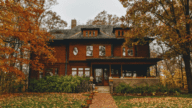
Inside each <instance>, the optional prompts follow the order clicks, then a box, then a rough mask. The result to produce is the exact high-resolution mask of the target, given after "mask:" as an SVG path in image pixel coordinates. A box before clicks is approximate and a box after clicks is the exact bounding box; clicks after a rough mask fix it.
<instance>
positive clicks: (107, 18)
mask: <svg viewBox="0 0 192 108" xmlns="http://www.w3.org/2000/svg"><path fill="white" fill-rule="evenodd" d="M119 23H120V18H119V17H117V16H116V15H111V14H107V11H105V10H104V11H102V12H100V13H99V14H98V15H97V16H96V17H95V18H94V20H88V22H87V25H117V24H119Z"/></svg>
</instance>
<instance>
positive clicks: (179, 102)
mask: <svg viewBox="0 0 192 108" xmlns="http://www.w3.org/2000/svg"><path fill="white" fill-rule="evenodd" d="M113 98H114V100H115V101H116V104H117V106H118V107H119V108H192V94H188V95H187V94H183V95H179V96H113Z"/></svg>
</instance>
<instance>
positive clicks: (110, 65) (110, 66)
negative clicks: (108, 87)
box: [109, 64, 111, 77]
mask: <svg viewBox="0 0 192 108" xmlns="http://www.w3.org/2000/svg"><path fill="white" fill-rule="evenodd" d="M109 77H111V64H110V65H109Z"/></svg>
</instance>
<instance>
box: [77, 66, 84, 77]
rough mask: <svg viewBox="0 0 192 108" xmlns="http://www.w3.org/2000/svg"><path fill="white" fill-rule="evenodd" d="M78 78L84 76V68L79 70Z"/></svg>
mask: <svg viewBox="0 0 192 108" xmlns="http://www.w3.org/2000/svg"><path fill="white" fill-rule="evenodd" d="M78 76H80V77H82V76H83V68H78Z"/></svg>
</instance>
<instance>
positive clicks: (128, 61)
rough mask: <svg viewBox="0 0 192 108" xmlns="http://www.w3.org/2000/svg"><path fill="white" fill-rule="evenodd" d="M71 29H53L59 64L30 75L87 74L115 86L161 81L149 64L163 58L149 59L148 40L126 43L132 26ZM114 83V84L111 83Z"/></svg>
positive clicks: (154, 63) (103, 83) (86, 26)
mask: <svg viewBox="0 0 192 108" xmlns="http://www.w3.org/2000/svg"><path fill="white" fill-rule="evenodd" d="M71 27H72V28H71V29H65V30H52V31H51V33H52V34H53V35H54V36H55V39H54V42H52V43H50V46H52V47H54V48H55V50H56V58H57V63H55V64H53V65H52V64H50V65H46V66H45V69H44V71H43V72H35V71H34V72H31V75H30V76H31V78H41V77H43V76H45V75H46V74H47V73H50V74H53V75H56V74H58V75H72V76H74V75H78V76H82V75H85V76H86V77H90V79H93V83H94V84H95V85H96V86H108V87H109V86H110V85H111V87H116V86H117V85H118V84H119V83H120V82H125V83H127V84H128V83H129V82H131V85H132V86H133V85H140V84H144V83H148V84H149V85H152V84H157V83H159V78H158V77H151V76H150V74H149V67H150V66H153V65H156V64H157V62H158V61H159V60H161V59H159V58H150V49H149V43H150V41H152V40H153V39H151V38H146V40H148V41H149V42H148V43H147V44H146V45H142V46H141V45H137V46H128V47H127V46H123V43H124V42H125V39H124V34H125V33H126V31H128V30H130V28H124V29H123V28H121V27H120V26H111V25H78V26H76V20H72V25H71ZM110 82H111V84H110Z"/></svg>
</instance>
